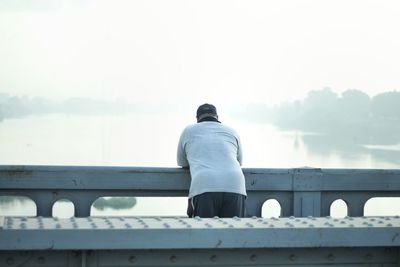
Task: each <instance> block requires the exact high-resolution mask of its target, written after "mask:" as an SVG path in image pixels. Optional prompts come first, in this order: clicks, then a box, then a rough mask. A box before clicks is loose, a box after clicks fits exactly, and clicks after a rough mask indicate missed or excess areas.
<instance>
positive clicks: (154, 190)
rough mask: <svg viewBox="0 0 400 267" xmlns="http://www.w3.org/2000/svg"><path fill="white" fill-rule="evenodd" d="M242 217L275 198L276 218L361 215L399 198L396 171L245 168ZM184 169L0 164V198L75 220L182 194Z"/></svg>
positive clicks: (185, 183) (187, 177) (185, 178)
mask: <svg viewBox="0 0 400 267" xmlns="http://www.w3.org/2000/svg"><path fill="white" fill-rule="evenodd" d="M243 172H244V174H245V177H246V187H247V194H248V198H247V215H248V216H258V217H260V216H261V210H262V206H263V204H264V203H265V201H267V200H269V199H275V200H277V201H278V202H279V204H280V205H281V216H283V217H288V216H296V217H306V216H314V217H320V216H328V215H329V214H330V206H331V204H332V203H333V202H334V201H335V200H337V199H342V200H343V201H345V202H346V204H347V206H348V216H362V215H363V211H364V205H365V203H366V202H367V201H368V200H369V199H370V198H373V197H400V170H388V169H385V170H383V169H379V170H377V169H312V168H296V169H260V168H257V169H256V168H244V169H243ZM189 185H190V174H189V171H188V170H185V169H180V168H154V167H97V166H96V167H95V166H90V167H86V166H16V165H11V166H10V165H0V196H25V197H28V198H30V199H32V200H33V201H34V202H35V203H36V206H37V215H38V216H43V217H50V216H52V207H53V205H54V203H55V202H56V201H58V200H60V199H68V200H70V201H71V202H72V203H73V204H74V206H75V216H76V217H86V216H89V215H90V208H91V206H92V204H93V203H94V201H95V200H96V199H98V198H99V197H104V196H133V197H142V196H146V197H151V196H158V197H160V196H162V197H174V196H187V194H188V189H189Z"/></svg>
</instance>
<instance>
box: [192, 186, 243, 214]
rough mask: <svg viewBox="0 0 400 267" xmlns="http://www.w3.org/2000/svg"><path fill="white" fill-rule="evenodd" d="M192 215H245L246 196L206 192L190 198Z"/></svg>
mask: <svg viewBox="0 0 400 267" xmlns="http://www.w3.org/2000/svg"><path fill="white" fill-rule="evenodd" d="M191 202H192V204H193V215H192V217H195V216H199V217H202V218H213V217H215V216H218V217H220V218H232V217H235V216H237V217H245V212H246V196H244V195H241V194H236V193H226V192H207V193H203V194H201V195H197V196H195V197H194V198H193V199H192V201H191Z"/></svg>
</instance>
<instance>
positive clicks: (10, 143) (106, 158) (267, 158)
mask: <svg viewBox="0 0 400 267" xmlns="http://www.w3.org/2000/svg"><path fill="white" fill-rule="evenodd" d="M193 122H194V121H193V118H192V117H184V116H177V115H173V116H172V115H171V114H167V115H155V114H140V115H123V116H81V115H65V114H53V115H43V116H31V117H24V118H19V119H7V120H4V121H1V122H0V164H22V165H29V164H39V165H82V166H83V165H100V166H157V167H176V162H175V157H176V155H175V153H176V145H177V142H178V138H179V135H180V133H181V131H182V129H183V128H184V127H185V126H186V125H187V124H190V123H193ZM222 122H223V123H226V124H227V125H230V126H232V127H233V128H235V129H236V130H237V131H238V132H239V134H240V136H241V139H242V143H243V148H244V166H243V167H260V168H293V167H304V166H308V167H321V168H399V166H400V149H398V146H399V145H394V146H379V145H375V146H368V145H362V144H352V143H351V142H350V143H349V144H346V145H345V146H341V145H337V142H338V141H336V142H330V141H329V140H325V139H324V136H322V135H320V134H318V133H302V132H296V131H280V130H278V129H276V128H275V127H273V126H272V125H268V124H257V123H248V122H243V121H240V120H235V119H233V118H229V117H225V118H223V119H222ZM344 147H345V148H344ZM388 201H389V202H388ZM399 203H400V202H398V201H397V199H390V200H387V201H386V202H385V201H383V202H382V200H377V201H375V202H374V203H373V204H371V205H369V207H368V209H367V213H368V212H369V213H374V214H376V215H378V214H379V215H380V214H382V215H384V214H400V211H399V210H398V208H397V207H398V206H400V205H398V204H399ZM185 205H186V200H185V198H162V201H161V200H160V199H158V198H138V199H137V204H136V205H135V206H134V207H133V208H131V209H124V210H114V209H105V210H97V209H95V208H92V215H132V216H133V215H156V214H157V215H181V216H184V215H185V210H186V207H185ZM339 206H340V205H339ZM340 209H342V211H341V212H342V213H343V208H340V207H339V210H340ZM278 213H279V210H278V208H277V206H276V205H274V204H273V203H272V205H271V207H270V208H269V209H265V210H263V214H265V215H268V214H270V215H271V216H272V215H275V216H277V215H278ZM339 213H340V212H339ZM71 214H73V205H72V204H69V203H66V202H62V203H56V205H55V206H54V215H55V216H59V217H68V216H71ZM1 215H35V205H34V203H32V202H29V201H22V202H21V201H13V202H7V203H4V202H3V203H0V216H1Z"/></svg>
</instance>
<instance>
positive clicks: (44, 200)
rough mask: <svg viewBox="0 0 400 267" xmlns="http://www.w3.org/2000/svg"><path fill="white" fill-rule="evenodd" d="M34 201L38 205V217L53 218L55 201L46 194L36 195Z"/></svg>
mask: <svg viewBox="0 0 400 267" xmlns="http://www.w3.org/2000/svg"><path fill="white" fill-rule="evenodd" d="M32 200H33V201H34V202H35V204H36V210H37V214H36V215H37V216H42V217H52V215H53V204H54V200H53V198H52V196H49V195H48V194H46V193H44V192H43V193H41V194H35V196H33V197H32Z"/></svg>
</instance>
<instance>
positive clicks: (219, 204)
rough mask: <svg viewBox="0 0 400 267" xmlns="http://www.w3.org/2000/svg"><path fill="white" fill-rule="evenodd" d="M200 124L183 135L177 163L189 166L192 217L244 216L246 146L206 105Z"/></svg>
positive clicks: (198, 118)
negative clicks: (243, 147)
mask: <svg viewBox="0 0 400 267" xmlns="http://www.w3.org/2000/svg"><path fill="white" fill-rule="evenodd" d="M196 118H197V123H196V124H193V125H189V126H188V127H186V128H185V129H184V131H183V132H182V134H181V137H180V140H179V144H178V153H177V161H178V165H179V166H181V167H189V168H190V175H191V178H192V180H191V184H190V190H189V207H188V215H189V217H195V216H199V217H204V218H212V217H215V216H218V217H221V218H223V217H234V216H238V217H244V216H245V200H246V186H245V179H244V175H243V172H242V169H241V167H240V166H241V164H242V146H241V143H240V139H239V136H238V134H237V133H236V131H234V130H233V129H231V128H230V127H227V126H225V125H223V124H221V123H220V121H218V114H217V109H216V108H215V106H213V105H211V104H203V105H201V106H200V107H199V108H198V109H197V114H196Z"/></svg>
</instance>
